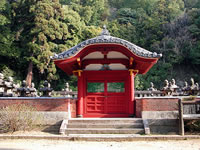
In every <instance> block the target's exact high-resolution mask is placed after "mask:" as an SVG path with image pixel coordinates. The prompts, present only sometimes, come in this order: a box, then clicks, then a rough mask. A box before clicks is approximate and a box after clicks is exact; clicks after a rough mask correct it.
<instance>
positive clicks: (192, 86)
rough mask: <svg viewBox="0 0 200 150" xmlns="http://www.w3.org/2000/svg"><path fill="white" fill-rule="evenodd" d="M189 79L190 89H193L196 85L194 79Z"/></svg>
mask: <svg viewBox="0 0 200 150" xmlns="http://www.w3.org/2000/svg"><path fill="white" fill-rule="evenodd" d="M190 81H191V86H190V90H194V89H195V87H196V85H195V84H194V79H193V78H191V79H190Z"/></svg>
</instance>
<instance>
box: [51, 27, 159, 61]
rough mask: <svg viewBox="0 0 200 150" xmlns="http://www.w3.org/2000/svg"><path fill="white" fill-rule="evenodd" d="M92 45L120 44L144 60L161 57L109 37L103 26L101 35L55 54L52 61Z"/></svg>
mask: <svg viewBox="0 0 200 150" xmlns="http://www.w3.org/2000/svg"><path fill="white" fill-rule="evenodd" d="M93 44H120V45H122V46H125V47H126V48H127V49H129V50H130V51H131V52H132V53H133V54H135V55H137V56H139V57H144V58H160V57H162V54H157V53H156V52H150V51H148V50H145V49H143V48H141V47H139V46H137V45H135V44H132V43H131V42H128V41H126V40H123V39H120V38H117V37H113V36H110V33H109V32H108V30H107V29H106V27H105V26H104V29H103V31H102V33H101V34H100V35H99V36H97V37H95V38H92V39H88V40H86V41H83V42H81V43H79V44H78V45H76V46H74V47H72V48H70V49H69V50H67V51H64V52H62V53H60V54H55V55H54V56H53V57H52V59H53V60H59V59H65V58H69V57H73V56H75V55H76V54H77V53H79V52H80V51H81V50H82V49H83V48H85V47H86V46H89V45H93Z"/></svg>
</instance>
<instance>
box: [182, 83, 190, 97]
mask: <svg viewBox="0 0 200 150" xmlns="http://www.w3.org/2000/svg"><path fill="white" fill-rule="evenodd" d="M189 90H190V87H189V86H188V83H187V82H186V81H185V82H184V86H183V88H182V92H183V95H188V92H189Z"/></svg>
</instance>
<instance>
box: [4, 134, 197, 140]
mask: <svg viewBox="0 0 200 150" xmlns="http://www.w3.org/2000/svg"><path fill="white" fill-rule="evenodd" d="M0 139H38V140H40V139H46V140H68V141H155V140H160V141H162V140H192V139H200V136H198V135H187V136H179V135H166V136H160V135H157V136H156V135H154V136H149V135H148V136H145V135H123V136H121V135H114V136H113V135H112V136H109V135H106V136H105V135H92V136H91V135H90V136H84V135H74V136H73V135H70V136H63V135H28V136H24V135H0Z"/></svg>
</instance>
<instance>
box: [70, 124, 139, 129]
mask: <svg viewBox="0 0 200 150" xmlns="http://www.w3.org/2000/svg"><path fill="white" fill-rule="evenodd" d="M67 128H114V129H123V128H143V124H142V123H115V124H110V123H109V124H105V123H98V124H96V123H95V124H94V123H92V124H91V123H79V124H77V123H70V124H68V125H67Z"/></svg>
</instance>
